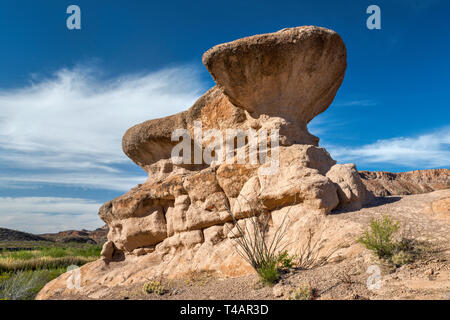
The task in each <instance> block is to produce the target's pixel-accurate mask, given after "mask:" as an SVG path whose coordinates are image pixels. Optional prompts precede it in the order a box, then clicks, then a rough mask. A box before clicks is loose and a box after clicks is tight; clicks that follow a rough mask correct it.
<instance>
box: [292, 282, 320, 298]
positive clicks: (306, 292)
mask: <svg viewBox="0 0 450 320" xmlns="http://www.w3.org/2000/svg"><path fill="white" fill-rule="evenodd" d="M313 298H314V290H313V288H312V287H311V286H310V285H308V284H304V285H301V286H300V287H298V288H297V289H294V290H293V291H292V293H291V296H290V299H291V300H312V299H313Z"/></svg>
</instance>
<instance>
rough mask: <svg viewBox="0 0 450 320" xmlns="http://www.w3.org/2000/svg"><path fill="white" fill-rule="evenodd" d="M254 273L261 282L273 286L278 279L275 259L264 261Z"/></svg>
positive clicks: (278, 274)
mask: <svg viewBox="0 0 450 320" xmlns="http://www.w3.org/2000/svg"><path fill="white" fill-rule="evenodd" d="M256 271H257V272H258V275H259V277H260V278H261V281H262V282H263V283H265V284H268V285H273V284H274V283H275V281H277V280H278V279H279V278H280V273H279V272H278V267H277V260H276V259H273V260H269V261H265V262H264V263H263V264H261V266H260V267H259V268H258V269H256Z"/></svg>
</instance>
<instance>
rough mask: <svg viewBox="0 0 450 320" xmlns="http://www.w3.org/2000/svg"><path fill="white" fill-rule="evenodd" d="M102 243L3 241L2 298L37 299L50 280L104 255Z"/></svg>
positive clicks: (0, 265)
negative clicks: (68, 269)
mask: <svg viewBox="0 0 450 320" xmlns="http://www.w3.org/2000/svg"><path fill="white" fill-rule="evenodd" d="M100 251H101V245H92V244H80V243H54V242H48V243H47V242H43V241H21V242H13V241H10V242H0V300H23V299H34V297H35V296H36V294H37V293H38V292H39V290H40V289H41V288H42V287H43V286H44V285H45V284H46V283H47V282H49V281H51V280H53V279H54V278H56V277H57V276H59V275H60V274H62V273H64V272H66V271H67V267H68V266H71V265H77V266H81V265H83V264H85V263H87V262H91V261H94V260H96V259H98V258H99V257H100Z"/></svg>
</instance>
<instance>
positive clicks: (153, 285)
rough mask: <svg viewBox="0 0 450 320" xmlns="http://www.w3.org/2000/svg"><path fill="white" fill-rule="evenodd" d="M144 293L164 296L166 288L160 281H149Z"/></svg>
mask: <svg viewBox="0 0 450 320" xmlns="http://www.w3.org/2000/svg"><path fill="white" fill-rule="evenodd" d="M142 292H143V293H155V294H158V295H160V296H162V295H163V294H164V293H166V288H165V287H164V286H163V285H162V284H161V282H159V281H149V282H147V283H145V284H144V286H143V287H142Z"/></svg>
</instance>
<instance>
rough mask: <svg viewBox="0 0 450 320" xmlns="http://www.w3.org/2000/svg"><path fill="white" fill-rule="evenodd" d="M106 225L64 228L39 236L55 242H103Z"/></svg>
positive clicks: (106, 232)
mask: <svg viewBox="0 0 450 320" xmlns="http://www.w3.org/2000/svg"><path fill="white" fill-rule="evenodd" d="M108 230H109V229H108V226H107V225H105V226H103V227H102V228H98V229H95V230H93V231H89V230H85V229H83V230H66V231H60V232H58V233H45V234H40V235H39V236H40V237H43V238H45V239H48V240H50V241H56V242H79V243H103V242H105V241H106V235H107V234H108Z"/></svg>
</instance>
